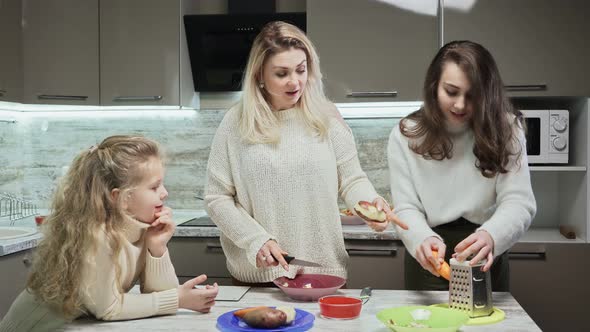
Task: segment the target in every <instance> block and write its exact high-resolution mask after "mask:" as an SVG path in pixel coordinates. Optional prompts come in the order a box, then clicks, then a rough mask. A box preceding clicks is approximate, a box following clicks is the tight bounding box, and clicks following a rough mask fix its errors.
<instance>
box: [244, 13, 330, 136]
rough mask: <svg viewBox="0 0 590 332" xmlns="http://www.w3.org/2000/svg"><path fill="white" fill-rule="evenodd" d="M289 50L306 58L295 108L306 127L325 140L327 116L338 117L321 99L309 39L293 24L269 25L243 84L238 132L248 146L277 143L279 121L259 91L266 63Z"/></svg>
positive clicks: (315, 58)
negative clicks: (303, 80)
mask: <svg viewBox="0 0 590 332" xmlns="http://www.w3.org/2000/svg"><path fill="white" fill-rule="evenodd" d="M290 49H299V50H302V51H303V52H305V55H306V58H307V71H308V76H307V84H306V85H305V89H304V90H303V94H302V95H301V98H300V100H299V105H298V106H299V107H300V108H301V111H302V113H301V115H302V118H303V120H304V121H305V123H306V124H307V126H308V127H309V128H310V129H311V130H312V131H313V132H315V133H317V134H318V135H319V136H320V137H325V136H326V134H327V131H328V118H329V115H330V113H334V114H332V115H336V114H337V113H338V111H337V109H336V108H335V107H334V104H332V103H331V102H330V101H329V100H328V99H327V98H326V96H325V95H324V86H323V83H322V73H321V71H320V59H319V57H318V55H317V53H316V51H315V48H314V46H313V44H312V43H311V41H310V40H309V38H307V36H306V35H305V33H304V32H303V31H301V30H300V29H299V28H297V27H296V26H294V25H292V24H289V23H286V22H282V21H275V22H270V23H268V24H266V25H265V26H264V27H263V28H262V30H261V31H260V33H259V34H258V35H257V36H256V38H255V39H254V42H253V44H252V48H251V50H250V55H249V57H248V63H247V65H246V71H245V73H244V79H243V82H242V85H243V88H242V91H243V94H242V98H241V100H240V102H239V107H241V112H240V123H239V128H240V132H241V135H242V137H243V138H244V139H245V141H247V142H249V143H277V142H278V141H279V137H280V136H279V130H278V129H279V121H278V119H277V117H276V115H275V114H274V113H273V111H272V110H271V108H270V105H269V102H268V99H269V96H268V94H267V92H266V90H264V89H263V88H261V87H260V83H261V80H262V72H263V67H264V64H265V63H266V61H268V59H269V58H270V57H271V56H273V55H275V54H277V53H281V52H284V51H288V50H290ZM338 114H339V113H338Z"/></svg>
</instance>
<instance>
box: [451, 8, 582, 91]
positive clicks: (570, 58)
mask: <svg viewBox="0 0 590 332" xmlns="http://www.w3.org/2000/svg"><path fill="white" fill-rule="evenodd" d="M449 3H450V2H449ZM453 4H454V5H455V6H456V5H457V4H456V1H455V2H453ZM445 6H446V5H445ZM589 12H590V2H589V1H586V0H567V1H561V0H543V1H539V0H519V1H513V0H480V1H475V2H474V5H473V7H472V8H462V9H456V8H444V40H445V42H448V41H452V40H458V39H468V40H472V41H475V42H478V43H481V44H482V45H484V46H485V47H486V48H487V49H488V50H489V51H490V52H491V53H492V55H493V56H494V58H495V59H496V61H497V63H498V66H499V67H500V72H501V74H502V78H503V79H504V84H506V85H507V86H508V89H509V90H512V91H513V92H511V95H512V96H588V95H590V84H588V73H590V63H589V62H588V59H589V58H590V43H588V40H590V28H588V22H587V17H588V13H589Z"/></svg>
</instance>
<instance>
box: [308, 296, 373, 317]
mask: <svg viewBox="0 0 590 332" xmlns="http://www.w3.org/2000/svg"><path fill="white" fill-rule="evenodd" d="M318 303H319V304H320V315H322V317H324V318H335V319H354V318H357V317H358V316H359V315H360V314H361V309H362V307H363V301H362V300H361V299H359V298H358V297H350V296H340V295H329V296H324V297H321V298H320V299H319V301H318Z"/></svg>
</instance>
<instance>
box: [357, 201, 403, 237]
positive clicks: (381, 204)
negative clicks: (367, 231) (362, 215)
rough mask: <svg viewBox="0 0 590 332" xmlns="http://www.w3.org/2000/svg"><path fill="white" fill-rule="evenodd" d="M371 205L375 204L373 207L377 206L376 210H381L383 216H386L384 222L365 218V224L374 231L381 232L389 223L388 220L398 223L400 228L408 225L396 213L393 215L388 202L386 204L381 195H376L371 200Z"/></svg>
mask: <svg viewBox="0 0 590 332" xmlns="http://www.w3.org/2000/svg"><path fill="white" fill-rule="evenodd" d="M373 205H375V207H376V208H377V210H378V211H383V212H385V216H386V218H387V219H386V220H385V222H375V221H369V220H366V219H365V222H366V223H367V225H369V227H371V228H372V229H373V230H374V231H376V232H383V231H384V230H385V229H386V228H387V226H388V225H389V222H393V223H394V224H396V225H398V226H399V227H401V228H402V229H406V230H407V229H408V225H407V224H406V223H405V222H403V221H401V220H400V219H399V218H398V217H397V215H395V213H393V211H391V207H389V204H387V202H386V201H385V200H384V199H383V198H381V197H377V198H375V199H374V200H373Z"/></svg>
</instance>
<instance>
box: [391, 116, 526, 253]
mask: <svg viewBox="0 0 590 332" xmlns="http://www.w3.org/2000/svg"><path fill="white" fill-rule="evenodd" d="M453 131H454V132H453V136H452V140H453V157H452V158H451V159H444V160H442V161H437V160H426V159H424V158H423V157H422V156H421V155H418V154H416V153H414V152H413V151H412V150H410V148H409V146H408V145H409V143H410V141H409V140H408V138H407V137H405V136H403V135H402V134H401V133H400V130H399V126H396V127H395V128H394V129H393V131H392V132H391V135H390V137H389V145H388V159H389V169H390V179H391V193H392V198H393V204H394V206H395V213H396V214H397V215H398V216H399V218H400V219H401V220H403V221H405V222H406V223H408V225H409V228H410V229H409V230H407V231H404V230H402V229H400V228H399V227H397V231H398V232H399V234H400V236H401V239H402V240H403V242H404V244H405V246H406V247H407V248H408V250H409V252H410V254H411V255H412V256H414V257H415V254H416V249H417V247H418V246H419V245H420V244H421V243H422V242H423V241H424V240H425V239H426V238H428V237H431V236H437V237H439V238H440V236H438V235H437V234H436V233H435V232H434V231H433V230H432V227H435V226H438V225H442V224H445V223H448V222H451V221H454V220H456V219H458V218H460V217H463V218H465V219H467V220H469V221H471V222H473V223H476V224H480V225H482V226H481V227H480V228H479V229H483V230H486V231H488V232H489V233H490V235H491V236H492V239H493V240H494V255H495V256H497V255H500V254H502V253H503V252H504V251H506V250H507V249H509V248H510V247H511V246H512V245H513V244H514V243H515V242H516V241H518V239H519V238H520V237H521V236H522V235H523V234H524V232H525V231H526V230H527V229H528V227H529V225H530V224H531V220H532V219H533V217H534V215H535V213H536V202H535V197H534V195H533V190H532V188H531V180H530V174H529V167H528V161H527V156H526V143H525V137H524V133H523V131H522V129H520V128H518V129H515V131H516V132H517V137H518V139H519V142H520V144H521V149H522V154H521V156H520V157H521V160H520V163H519V164H516V163H515V157H512V159H511V161H510V163H509V165H508V167H507V168H508V173H505V174H498V175H496V176H495V177H493V178H485V177H484V176H483V175H482V174H481V172H480V171H479V169H477V168H476V167H475V161H476V158H475V155H474V154H473V145H474V137H473V132H472V131H471V130H469V129H467V128H455V129H454V130H453ZM447 250H453V248H448V249H447Z"/></svg>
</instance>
